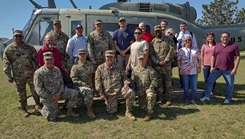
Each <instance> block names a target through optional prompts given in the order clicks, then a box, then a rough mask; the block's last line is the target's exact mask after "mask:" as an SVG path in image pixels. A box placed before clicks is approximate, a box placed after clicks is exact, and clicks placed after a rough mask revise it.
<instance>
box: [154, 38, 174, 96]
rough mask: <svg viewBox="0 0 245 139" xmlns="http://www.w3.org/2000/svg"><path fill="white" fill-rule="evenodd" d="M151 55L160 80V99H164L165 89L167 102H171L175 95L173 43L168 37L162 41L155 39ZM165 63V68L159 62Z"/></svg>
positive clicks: (158, 90) (158, 91) (158, 94)
mask: <svg viewBox="0 0 245 139" xmlns="http://www.w3.org/2000/svg"><path fill="white" fill-rule="evenodd" d="M150 55H151V58H152V61H153V68H154V69H155V70H156V72H157V78H158V85H159V86H158V89H157V96H158V99H162V98H163V92H164V89H165V91H166V96H167V100H168V101H171V96H172V93H173V87H172V65H171V62H172V59H173V56H174V47H173V41H172V40H171V39H169V38H168V37H167V36H165V35H164V36H162V38H161V39H159V38H154V39H153V40H152V42H151V44H150ZM160 61H165V62H166V63H167V64H166V65H165V66H160V65H159V62H160Z"/></svg>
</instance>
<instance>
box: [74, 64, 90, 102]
mask: <svg viewBox="0 0 245 139" xmlns="http://www.w3.org/2000/svg"><path fill="white" fill-rule="evenodd" d="M94 73H95V70H94V66H93V64H92V63H91V62H89V61H86V62H85V63H81V62H80V61H78V64H77V65H73V66H72V69H71V78H72V81H73V83H74V85H75V88H76V89H77V90H78V91H79V95H81V96H82V97H83V99H84V102H85V104H86V106H91V105H92V103H93V88H94V86H93V79H92V75H93V74H94ZM85 85H89V86H90V87H91V88H89V87H86V86H85Z"/></svg>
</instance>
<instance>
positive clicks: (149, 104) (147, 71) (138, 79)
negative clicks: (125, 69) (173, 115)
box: [131, 53, 158, 121]
mask: <svg viewBox="0 0 245 139" xmlns="http://www.w3.org/2000/svg"><path fill="white" fill-rule="evenodd" d="M145 57H146V56H145V54H144V53H141V54H139V57H138V59H139V65H138V66H136V67H135V68H134V70H133V72H132V76H131V80H132V84H133V86H134V87H135V91H136V95H137V96H138V97H139V106H140V108H141V109H143V110H145V109H146V110H147V115H146V116H145V118H144V120H145V121H149V120H151V119H152V114H153V109H154V106H155V103H156V94H155V89H156V88H157V86H158V81H157V77H156V72H155V70H154V69H153V68H152V67H150V66H147V64H146V61H145V60H144V59H145Z"/></svg>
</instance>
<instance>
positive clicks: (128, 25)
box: [127, 24, 151, 32]
mask: <svg viewBox="0 0 245 139" xmlns="http://www.w3.org/2000/svg"><path fill="white" fill-rule="evenodd" d="M137 27H139V24H127V29H129V30H130V31H132V32H133V31H134V29H135V28H137ZM146 32H151V27H150V26H149V25H146Z"/></svg>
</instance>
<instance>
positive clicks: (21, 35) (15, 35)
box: [14, 35, 22, 38]
mask: <svg viewBox="0 0 245 139" xmlns="http://www.w3.org/2000/svg"><path fill="white" fill-rule="evenodd" d="M14 37H16V38H18V37H19V38H21V37H22V35H14Z"/></svg>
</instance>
